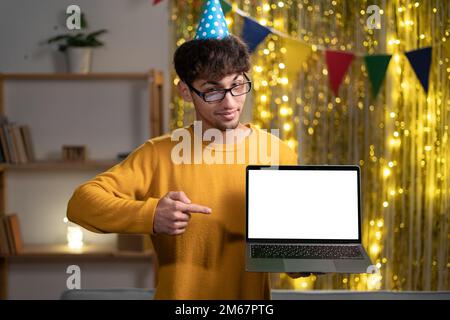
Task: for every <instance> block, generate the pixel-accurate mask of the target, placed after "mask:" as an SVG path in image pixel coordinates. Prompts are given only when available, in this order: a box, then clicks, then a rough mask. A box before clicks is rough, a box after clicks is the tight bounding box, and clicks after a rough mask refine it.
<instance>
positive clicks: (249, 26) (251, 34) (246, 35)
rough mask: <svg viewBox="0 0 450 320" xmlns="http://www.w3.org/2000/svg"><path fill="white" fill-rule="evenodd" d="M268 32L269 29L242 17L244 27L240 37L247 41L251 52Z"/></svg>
mask: <svg viewBox="0 0 450 320" xmlns="http://www.w3.org/2000/svg"><path fill="white" fill-rule="evenodd" d="M269 33H270V29H269V28H267V27H265V26H262V25H260V24H259V23H257V22H256V21H254V20H253V19H250V18H248V17H244V27H243V30H242V39H243V40H244V42H245V43H247V45H248V48H249V51H250V52H251V53H252V52H254V51H255V49H256V47H257V46H258V45H259V44H260V43H261V42H262V41H264V39H265V38H266V37H267V35H268V34H269Z"/></svg>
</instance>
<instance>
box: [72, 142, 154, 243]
mask: <svg viewBox="0 0 450 320" xmlns="http://www.w3.org/2000/svg"><path fill="white" fill-rule="evenodd" d="M156 166H157V160H156V155H155V146H154V144H153V142H152V141H151V140H148V141H147V142H145V143H144V144H142V145H141V146H140V147H138V148H137V149H135V150H134V151H133V152H132V153H130V154H129V155H128V157H127V158H126V159H125V160H123V161H122V162H120V163H119V164H117V165H115V166H114V167H112V168H111V169H109V170H108V171H106V172H103V173H101V174H99V175H97V176H96V177H94V178H93V179H91V180H89V181H87V182H85V183H83V184H82V185H80V186H78V187H77V188H76V189H75V191H74V193H73V195H72V197H71V199H70V200H69V203H68V206H67V217H68V219H69V220H70V221H72V222H74V223H77V224H79V225H80V226H82V227H84V228H86V229H88V230H90V231H93V232H97V233H143V234H145V233H146V234H153V217H154V214H155V210H156V206H157V204H158V201H159V199H158V198H152V197H150V196H149V187H150V184H151V180H152V176H153V175H154V172H155V169H156Z"/></svg>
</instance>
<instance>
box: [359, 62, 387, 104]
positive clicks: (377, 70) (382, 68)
mask: <svg viewBox="0 0 450 320" xmlns="http://www.w3.org/2000/svg"><path fill="white" fill-rule="evenodd" d="M391 57H392V55H390V54H375V55H371V56H365V57H364V62H365V63H366V67H367V73H368V75H369V80H370V82H371V83H372V96H373V97H374V98H376V96H377V95H378V92H379V91H380V87H381V83H382V82H383V79H384V76H385V74H386V71H387V68H388V66H389V62H390V61H391Z"/></svg>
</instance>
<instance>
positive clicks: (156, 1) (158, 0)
mask: <svg viewBox="0 0 450 320" xmlns="http://www.w3.org/2000/svg"><path fill="white" fill-rule="evenodd" d="M161 1H162V0H153V5H157V4H158V3H160V2H161Z"/></svg>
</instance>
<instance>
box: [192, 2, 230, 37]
mask: <svg viewBox="0 0 450 320" xmlns="http://www.w3.org/2000/svg"><path fill="white" fill-rule="evenodd" d="M202 10H203V11H202V15H201V18H200V23H199V24H198V27H197V32H196V34H195V38H194V39H195V40H200V39H222V38H225V37H227V36H229V35H230V32H229V31H228V27H227V23H226V21H225V17H224V16H223V11H222V7H221V6H220V1H219V0H208V1H206V3H205V5H204V6H203V9H202Z"/></svg>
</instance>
